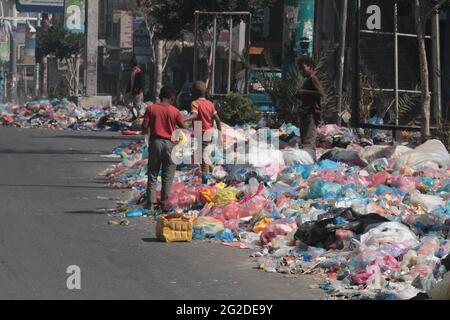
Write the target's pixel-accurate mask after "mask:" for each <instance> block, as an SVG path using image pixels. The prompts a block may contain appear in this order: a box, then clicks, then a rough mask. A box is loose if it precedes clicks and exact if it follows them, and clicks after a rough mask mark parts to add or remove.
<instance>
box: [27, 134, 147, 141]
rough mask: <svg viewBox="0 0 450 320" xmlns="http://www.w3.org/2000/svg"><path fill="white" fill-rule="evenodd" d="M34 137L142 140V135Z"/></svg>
mask: <svg viewBox="0 0 450 320" xmlns="http://www.w3.org/2000/svg"><path fill="white" fill-rule="evenodd" d="M35 139H80V140H125V141H128V140H136V141H139V140H143V139H144V136H101V135H98V136H94V135H91V136H87V135H62V136H52V137H36V138H35Z"/></svg>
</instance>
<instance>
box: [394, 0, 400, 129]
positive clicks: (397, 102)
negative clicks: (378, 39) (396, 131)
mask: <svg viewBox="0 0 450 320" xmlns="http://www.w3.org/2000/svg"><path fill="white" fill-rule="evenodd" d="M394 50H395V52H394V59H395V90H394V92H395V125H396V126H398V125H399V124H400V119H399V94H398V89H399V86H398V79H399V70H398V69H399V68H398V65H399V64H398V2H397V1H395V4H394Z"/></svg>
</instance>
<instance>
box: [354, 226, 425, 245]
mask: <svg viewBox="0 0 450 320" xmlns="http://www.w3.org/2000/svg"><path fill="white" fill-rule="evenodd" d="M361 243H362V244H363V245H365V246H367V247H369V246H375V247H378V246H379V245H380V244H384V243H402V244H403V245H405V246H409V247H414V246H417V245H418V244H419V242H418V241H417V237H416V235H415V234H414V233H413V232H412V231H411V230H410V229H409V228H408V227H407V226H405V225H404V224H401V223H398V222H386V223H383V224H381V225H379V226H378V227H376V228H373V229H371V230H370V231H369V232H367V233H365V234H363V235H362V236H361Z"/></svg>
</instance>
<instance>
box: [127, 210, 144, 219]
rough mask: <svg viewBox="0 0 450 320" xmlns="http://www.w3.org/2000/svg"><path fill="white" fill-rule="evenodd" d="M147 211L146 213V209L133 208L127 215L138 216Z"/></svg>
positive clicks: (128, 216)
mask: <svg viewBox="0 0 450 320" xmlns="http://www.w3.org/2000/svg"><path fill="white" fill-rule="evenodd" d="M145 213H146V210H145V209H143V208H137V209H133V210H130V211H128V212H127V213H126V217H127V218H138V217H142V216H143V215H144V214H145Z"/></svg>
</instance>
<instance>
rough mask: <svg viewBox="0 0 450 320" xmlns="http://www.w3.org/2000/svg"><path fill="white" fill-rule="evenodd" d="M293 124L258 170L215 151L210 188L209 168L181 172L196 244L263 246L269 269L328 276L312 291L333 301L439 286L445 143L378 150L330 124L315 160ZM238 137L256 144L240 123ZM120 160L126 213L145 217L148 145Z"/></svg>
mask: <svg viewBox="0 0 450 320" xmlns="http://www.w3.org/2000/svg"><path fill="white" fill-rule="evenodd" d="M292 129H293V126H288V125H285V126H283V127H282V132H283V134H282V135H281V136H280V139H281V140H282V141H283V139H285V140H284V141H283V142H282V145H281V149H280V150H270V146H267V149H264V148H263V150H262V152H263V153H264V152H266V153H267V152H268V153H267V154H268V155H267V156H266V155H264V156H261V155H260V156H259V157H258V161H254V162H253V163H252V164H249V165H239V166H232V165H226V164H223V163H221V157H222V155H220V154H219V153H216V154H215V156H216V157H215V159H214V163H215V164H216V166H215V169H214V171H213V173H212V175H211V176H210V179H209V183H208V185H202V184H201V177H200V169H199V168H197V167H195V166H188V165H180V166H179V170H178V171H177V175H176V178H175V182H174V184H173V191H172V194H171V195H170V199H169V204H170V208H166V209H167V211H168V212H173V213H179V214H183V215H185V216H186V217H191V218H192V217H193V232H192V233H193V235H192V238H193V239H194V240H214V241H220V242H221V243H223V244H225V245H227V246H232V247H238V248H250V249H252V250H254V254H252V256H253V257H254V258H255V260H256V266H257V267H258V268H260V269H262V270H264V271H266V272H280V273H284V274H290V275H296V274H315V275H317V276H321V277H322V278H323V279H324V280H323V283H318V284H317V285H314V286H313V287H314V288H317V287H320V288H322V289H323V290H325V291H326V292H327V293H328V294H329V295H330V296H332V297H345V298H348V299H378V300H383V299H384V300H387V299H390V300H392V299H410V298H413V297H415V296H416V295H417V294H418V293H420V292H428V291H429V290H431V289H432V288H433V287H435V286H436V285H437V284H438V283H439V282H440V281H441V280H442V279H443V278H444V275H445V274H446V273H447V272H448V271H449V270H448V269H446V267H445V266H444V265H443V264H442V263H441V258H444V257H446V256H448V255H449V253H450V240H449V239H448V237H449V230H450V156H449V154H448V152H447V150H446V148H445V147H444V146H443V144H442V143H441V142H440V141H437V140H431V141H428V142H427V143H425V144H423V145H421V146H418V147H414V146H411V145H409V146H397V147H392V146H389V145H373V143H372V141H371V140H368V139H362V138H360V137H359V135H358V134H357V133H355V132H353V131H352V130H349V129H346V128H338V127H336V126H325V127H322V128H319V130H318V132H319V141H318V146H319V147H320V148H318V149H317V154H316V156H317V159H320V160H319V161H318V162H317V163H316V162H314V161H311V157H310V156H308V154H307V152H306V150H298V149H296V148H295V146H294V144H295V137H293V136H292V135H290V133H289V132H290V130H292ZM286 137H289V138H286ZM227 138H229V136H228V137H226V138H225V139H227ZM233 139H235V140H236V139H249V137H248V135H246V134H245V133H244V131H243V130H242V128H237V130H236V131H235V135H234V136H233ZM305 152H306V153H305ZM114 154H115V155H117V156H120V157H121V159H122V162H121V163H120V164H118V165H116V166H114V167H112V168H110V169H108V170H106V171H105V172H103V173H102V175H104V176H105V177H107V178H108V179H109V181H110V185H111V186H112V187H114V188H124V189H131V190H132V191H131V196H130V198H129V200H128V201H126V202H123V203H121V206H120V211H121V212H134V211H136V210H137V212H142V211H139V210H141V209H139V208H140V204H142V203H144V202H145V201H144V200H145V199H144V198H145V190H146V183H147V171H146V170H147V159H148V157H149V155H148V150H147V147H146V144H145V143H144V142H143V141H142V142H133V143H131V144H128V145H122V146H120V147H118V148H116V149H115V150H114ZM264 154H265V153H264ZM150 156H151V155H150ZM280 156H281V157H282V158H283V159H282V160H283V161H282V163H281V164H280V163H279V162H278V163H277V164H276V165H273V163H272V162H273V159H274V157H277V158H278V157H280ZM250 158H251V156H250ZM148 214H150V213H148ZM447 277H448V276H447Z"/></svg>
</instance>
